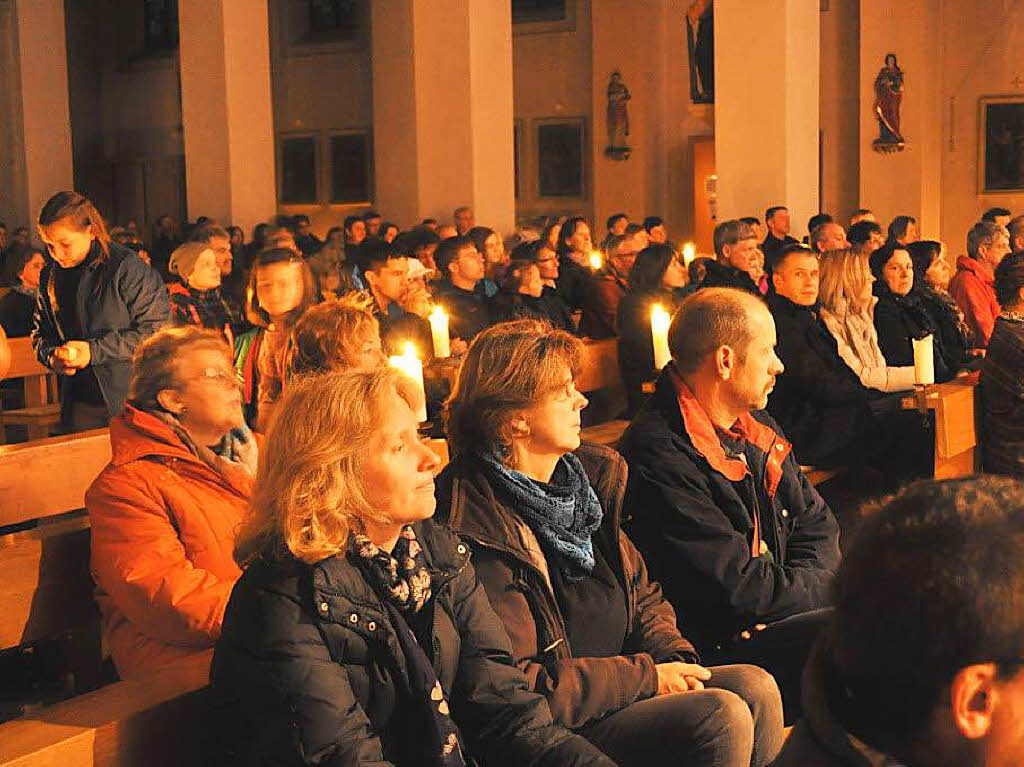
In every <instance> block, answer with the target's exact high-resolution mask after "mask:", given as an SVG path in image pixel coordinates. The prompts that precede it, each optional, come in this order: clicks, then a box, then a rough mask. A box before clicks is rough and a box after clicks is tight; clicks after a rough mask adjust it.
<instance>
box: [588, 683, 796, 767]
mask: <svg viewBox="0 0 1024 767" xmlns="http://www.w3.org/2000/svg"><path fill="white" fill-rule="evenodd" d="M704 686H705V689H703V690H699V691H691V692H680V693H671V694H669V695H658V696H656V697H654V698H648V699H647V700H642V701H639V702H637V703H633V704H632V705H629V706H626V707H625V708H623V709H621V710H619V711H616V712H615V713H614V714H609V715H608V716H606V717H605V718H604V719H601V720H599V721H597V722H592V723H591V724H588V725H586V726H585V727H583V728H581V729H580V730H579V731H578V732H579V734H580V735H582V736H583V737H585V738H586V739H587V740H589V741H590V742H591V743H593V744H594V745H595V746H597V747H598V748H599V749H601V750H602V751H604V753H605V754H607V755H608V756H609V757H610V758H611V759H613V760H614V761H615V762H617V763H618V764H619V765H622V767H630V766H631V765H636V766H637V767H641V766H642V767H649V766H650V765H653V764H659V765H661V764H663V765H677V764H678V765H687V767H689V766H690V765H709V766H710V765H715V766H716V767H748V765H755V766H757V765H764V764H768V763H769V762H771V761H772V760H773V759H774V758H775V757H776V755H777V754H778V753H779V750H780V749H781V748H782V741H783V737H782V700H781V698H780V697H779V689H778V687H777V686H776V684H775V680H774V679H772V677H771V675H770V674H768V673H767V672H765V671H763V670H762V669H759V668H757V667H755V666H746V665H734V666H717V667H712V668H711V679H710V680H708V681H707V682H705V683H704Z"/></svg>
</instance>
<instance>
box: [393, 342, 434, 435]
mask: <svg viewBox="0 0 1024 767" xmlns="http://www.w3.org/2000/svg"><path fill="white" fill-rule="evenodd" d="M388 365H390V366H391V367H393V368H395V370H398V371H400V372H402V373H404V374H405V375H407V376H408V377H409V378H411V379H412V380H413V382H414V383H415V384H416V390H415V391H416V395H417V397H418V399H417V402H416V403H415V405H416V407H415V409H416V420H417V421H419V422H420V423H423V422H424V421H426V420H427V393H426V390H425V389H424V388H423V363H422V362H420V358H419V357H417V356H416V346H415V345H414V344H413V342H412V341H408V342H406V344H405V351H404V352H403V353H402V354H396V355H393V356H391V357H388Z"/></svg>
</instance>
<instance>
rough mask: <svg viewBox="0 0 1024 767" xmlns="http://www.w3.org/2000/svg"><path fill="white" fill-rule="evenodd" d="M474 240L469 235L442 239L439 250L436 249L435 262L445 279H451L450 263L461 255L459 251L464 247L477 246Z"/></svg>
mask: <svg viewBox="0 0 1024 767" xmlns="http://www.w3.org/2000/svg"><path fill="white" fill-rule="evenodd" d="M475 247H476V246H475V245H474V244H473V241H472V240H471V239H469V237H466V236H461V237H449V238H447V239H444V240H441V244H440V245H438V246H437V250H435V251H434V264H435V265H436V266H437V270H438V271H439V272H440V273H441V276H442V277H443V278H444V279H449V278H450V277H451V273H450V272H449V270H448V265H449V264H451V262H452V261H454V260H455V259H456V258H458V257H459V253H460V252H462V250H463V249H464V248H475Z"/></svg>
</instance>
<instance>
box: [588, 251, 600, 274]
mask: <svg viewBox="0 0 1024 767" xmlns="http://www.w3.org/2000/svg"><path fill="white" fill-rule="evenodd" d="M590 268H591V269H594V270H595V271H596V270H597V269H600V268H601V254H600V253H598V252H597V251H596V250H595V251H594V252H593V253H591V254H590Z"/></svg>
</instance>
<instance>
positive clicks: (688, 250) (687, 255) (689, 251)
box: [683, 242, 697, 268]
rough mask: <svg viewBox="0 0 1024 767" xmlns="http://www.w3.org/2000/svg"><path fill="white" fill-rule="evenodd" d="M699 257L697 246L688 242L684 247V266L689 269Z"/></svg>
mask: <svg viewBox="0 0 1024 767" xmlns="http://www.w3.org/2000/svg"><path fill="white" fill-rule="evenodd" d="M696 257H697V246H696V245H694V244H693V243H692V242H688V243H686V244H685V245H683V264H684V265H685V266H686V267H687V268H689V266H690V264H692V263H693V259H695V258H696Z"/></svg>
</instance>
